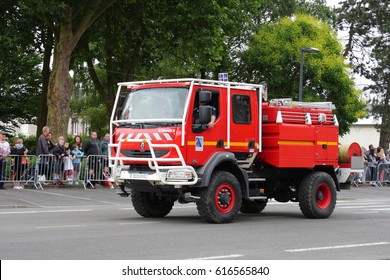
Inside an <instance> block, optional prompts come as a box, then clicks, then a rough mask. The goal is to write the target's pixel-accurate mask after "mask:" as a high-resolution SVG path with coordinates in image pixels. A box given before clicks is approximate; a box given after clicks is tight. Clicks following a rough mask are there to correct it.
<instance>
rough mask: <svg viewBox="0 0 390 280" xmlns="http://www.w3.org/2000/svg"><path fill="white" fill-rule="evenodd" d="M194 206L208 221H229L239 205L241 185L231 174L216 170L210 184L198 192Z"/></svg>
mask: <svg viewBox="0 0 390 280" xmlns="http://www.w3.org/2000/svg"><path fill="white" fill-rule="evenodd" d="M199 196H200V199H199V200H197V202H196V206H197V209H198V213H199V215H200V216H201V217H202V218H203V219H204V220H205V221H207V222H210V223H218V224H221V223H229V222H231V221H232V220H233V219H234V218H236V216H237V214H238V211H239V210H240V207H241V200H242V193H241V186H240V183H239V182H238V180H237V178H236V177H234V176H233V174H231V173H229V172H226V171H216V172H215V173H214V174H213V175H212V177H211V180H210V185H209V186H208V187H207V188H204V189H202V191H201V192H200V193H199Z"/></svg>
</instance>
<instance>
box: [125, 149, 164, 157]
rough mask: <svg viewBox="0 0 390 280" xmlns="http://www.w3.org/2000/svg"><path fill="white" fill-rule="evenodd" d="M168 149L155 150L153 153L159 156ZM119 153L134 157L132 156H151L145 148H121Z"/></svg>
mask: <svg viewBox="0 0 390 280" xmlns="http://www.w3.org/2000/svg"><path fill="white" fill-rule="evenodd" d="M168 152H169V150H155V151H154V153H155V155H156V157H158V158H160V157H163V156H165V155H166V154H168ZM121 153H122V154H123V155H124V156H127V157H134V158H151V157H152V153H151V152H150V150H145V151H143V152H141V151H140V150H121Z"/></svg>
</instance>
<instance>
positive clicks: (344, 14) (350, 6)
mask: <svg viewBox="0 0 390 280" xmlns="http://www.w3.org/2000/svg"><path fill="white" fill-rule="evenodd" d="M389 5H390V1H389V0H353V1H351V0H346V1H343V2H342V5H341V7H340V8H339V10H338V12H339V17H338V27H339V28H340V29H341V30H345V31H347V32H348V41H347V45H346V48H345V52H344V55H345V56H346V57H348V58H349V59H350V61H351V62H352V63H353V65H354V69H355V71H356V72H357V73H359V74H361V75H363V76H365V77H366V78H367V79H370V80H371V81H372V82H373V84H372V85H370V86H368V87H366V90H368V91H369V92H370V93H371V94H372V95H374V96H376V97H375V98H374V99H373V100H372V103H373V105H374V106H373V113H374V114H375V115H376V116H378V117H380V118H381V119H382V122H381V125H380V141H379V142H380V143H379V145H380V146H382V147H385V148H388V147H389V143H390V22H389V18H390V9H389Z"/></svg>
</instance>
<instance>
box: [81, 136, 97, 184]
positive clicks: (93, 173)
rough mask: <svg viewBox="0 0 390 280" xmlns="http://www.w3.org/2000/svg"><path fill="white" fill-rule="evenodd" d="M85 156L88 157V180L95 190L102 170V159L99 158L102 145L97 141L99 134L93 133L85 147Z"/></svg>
mask: <svg viewBox="0 0 390 280" xmlns="http://www.w3.org/2000/svg"><path fill="white" fill-rule="evenodd" d="M83 148H84V154H85V155H86V156H87V157H88V169H89V171H88V180H87V183H88V182H89V183H90V184H91V185H92V188H93V189H94V188H95V184H96V183H97V180H98V179H99V177H101V176H98V175H99V170H100V164H99V163H100V158H99V157H98V156H99V155H100V143H99V141H98V139H97V132H96V131H92V132H91V138H90V139H89V140H88V142H87V143H85V145H84V147H83Z"/></svg>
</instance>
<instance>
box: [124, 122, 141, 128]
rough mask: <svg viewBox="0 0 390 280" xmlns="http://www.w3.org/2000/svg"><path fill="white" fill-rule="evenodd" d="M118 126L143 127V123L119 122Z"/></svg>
mask: <svg viewBox="0 0 390 280" xmlns="http://www.w3.org/2000/svg"><path fill="white" fill-rule="evenodd" d="M119 127H131V128H144V124H143V123H120V124H119Z"/></svg>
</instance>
